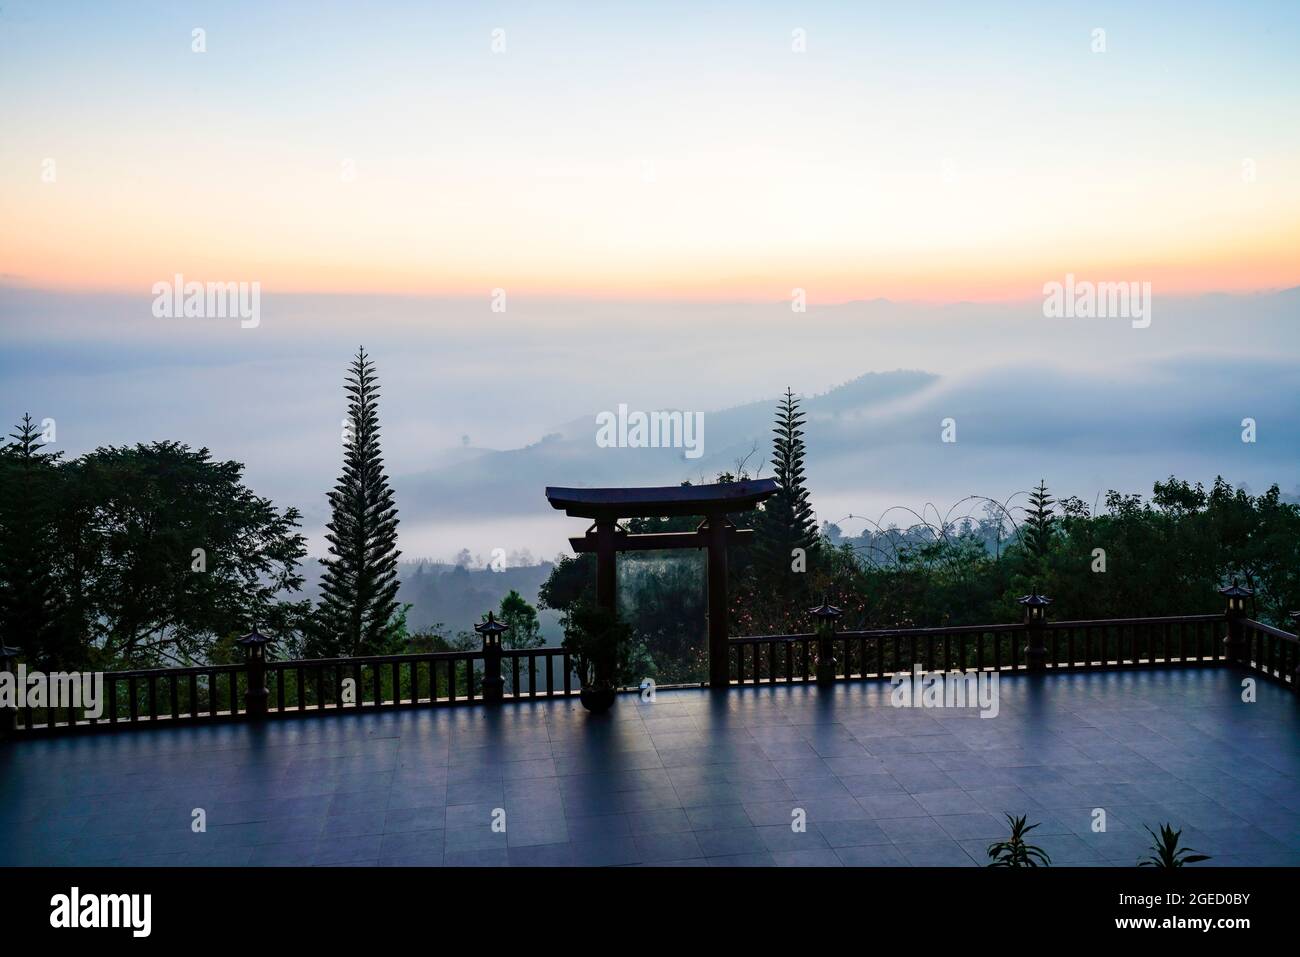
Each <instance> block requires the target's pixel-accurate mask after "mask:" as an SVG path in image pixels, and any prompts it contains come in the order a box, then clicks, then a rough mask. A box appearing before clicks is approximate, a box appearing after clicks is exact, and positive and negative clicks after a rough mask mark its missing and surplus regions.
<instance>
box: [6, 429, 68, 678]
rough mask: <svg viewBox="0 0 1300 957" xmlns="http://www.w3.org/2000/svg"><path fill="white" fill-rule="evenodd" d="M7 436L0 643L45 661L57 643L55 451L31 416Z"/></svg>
mask: <svg viewBox="0 0 1300 957" xmlns="http://www.w3.org/2000/svg"><path fill="white" fill-rule="evenodd" d="M10 438H12V439H13V440H14V441H13V442H11V443H9V444H7V445H5V446H3V447H2V448H0V643H3V644H6V645H9V646H11V647H17V648H20V649H22V651H23V657H24V658H25V659H26V660H28V661H35V662H39V663H41V664H43V665H48V664H50V663H51V662H52V661H54V660H55V659H56V658H57V657H58V649H57V647H56V646H57V645H58V644H59V641H58V633H59V627H58V616H59V608H58V607H57V599H56V596H57V595H58V594H59V589H58V587H57V583H56V581H55V577H54V544H55V538H56V535H55V534H54V531H53V529H54V524H55V520H56V517H57V516H56V510H57V490H56V488H55V485H56V482H57V481H58V478H59V476H58V473H57V470H56V467H55V466H56V463H57V462H58V459H59V453H55V454H53V455H51V454H49V453H47V452H44V451H43V450H42V446H43V444H44V443H42V442H41V433H40V430H39V429H38V428H37V426H36V424H35V423H34V422H32V417H31V415H24V416H23V420H22V422H21V423H19V424H18V425H17V426H16V431H14V432H12V433H10Z"/></svg>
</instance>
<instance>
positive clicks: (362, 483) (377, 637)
mask: <svg viewBox="0 0 1300 957" xmlns="http://www.w3.org/2000/svg"><path fill="white" fill-rule="evenodd" d="M344 391H345V392H347V394H348V397H349V398H348V418H347V435H346V439H345V444H344V452H343V474H342V475H340V476H339V480H338V482H337V483H336V484H335V486H334V490H333V491H332V492H330V493H329V503H330V508H331V510H332V518H331V520H330V522H329V524H328V525H326V528H327V529H328V533H327V534H326V536H325V538H326V540H327V541H328V542H329V543H330V548H329V552H330V557H329V558H325V559H321V564H322V565H323V566H324V569H325V570H324V574H323V575H322V577H321V592H322V594H323V596H324V597H323V600H322V602H321V606H320V608H319V612H318V628H317V634H316V636H315V642H316V645H317V648H316V650H317V652H318V653H322V654H327V655H338V654H342V655H360V654H376V653H380V652H381V651H383V650H384V649H385V647H386V645H387V644H389V643H390V639H391V638H392V636H393V634H394V622H395V616H396V614H397V610H398V605H397V589H398V580H397V558H398V556H399V555H400V554H401V552H399V551H398V550H397V507H396V506H395V505H394V504H393V490H392V489H391V488H390V487H389V485H388V477H387V476H386V475H385V474H384V460H383V456H382V455H381V454H380V448H379V380H378V378H377V377H376V376H375V367H374V363H373V362H371V361H370V359H369V358H368V357H367V356H366V351H365V349H364V348H363V349H361V350H359V351H358V353H357V355H356V358H355V359H353V361H352V366H351V369H350V370H349V375H348V378H347V384H346V385H345V386H344Z"/></svg>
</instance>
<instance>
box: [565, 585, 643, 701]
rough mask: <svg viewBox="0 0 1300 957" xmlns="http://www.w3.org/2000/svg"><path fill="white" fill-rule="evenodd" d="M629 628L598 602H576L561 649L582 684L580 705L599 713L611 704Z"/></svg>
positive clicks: (628, 639)
mask: <svg viewBox="0 0 1300 957" xmlns="http://www.w3.org/2000/svg"><path fill="white" fill-rule="evenodd" d="M631 634H632V629H631V628H629V627H628V626H627V625H626V624H624V623H623V622H621V621H619V618H618V615H617V614H616V613H615V612H612V611H610V610H609V609H608V608H605V607H603V606H601V605H596V604H593V603H591V602H589V601H586V600H583V601H579V602H578V603H577V604H576V605H574V607H573V608H572V609H571V610H570V612H569V616H568V620H567V621H566V622H565V626H564V642H563V644H564V650H565V651H567V652H568V653H569V655H570V656H571V657H572V659H573V669H574V671H575V672H576V673H577V675H578V682H579V683H580V684H581V685H582V692H581V700H582V706H583V707H584V708H586V709H587V710H588V711H591V712H595V713H597V714H599V713H600V712H602V711H608V710H609V708H610V706H611V705H612V704H613V703H614V689H615V688H616V687H617V686H618V683H619V680H620V678H621V677H622V673H623V670H624V668H623V664H624V661H625V658H626V656H627V650H628V644H629V641H630V638H631Z"/></svg>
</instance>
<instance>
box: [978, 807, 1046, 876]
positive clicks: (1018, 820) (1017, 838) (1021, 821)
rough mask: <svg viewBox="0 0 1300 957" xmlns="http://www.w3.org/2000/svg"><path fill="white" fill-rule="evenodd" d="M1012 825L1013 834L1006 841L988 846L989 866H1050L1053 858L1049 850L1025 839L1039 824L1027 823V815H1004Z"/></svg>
mask: <svg viewBox="0 0 1300 957" xmlns="http://www.w3.org/2000/svg"><path fill="white" fill-rule="evenodd" d="M1004 816H1005V817H1006V819H1007V823H1008V824H1010V825H1011V836H1010V837H1009V838H1008V839H1007V840H1005V841H998V842H997V843H996V844H990V845H989V848H988V856H989V867H1049V866H1051V863H1052V859H1051V857H1049V856H1048V854H1047V852H1046V851H1045V850H1043V849H1042V848H1041V847H1038V846H1037V845H1035V844H1030V843H1028V842H1027V841H1026V840H1025V835H1027V834H1028V833H1029V832H1030V831H1032V830H1033V829H1034V828H1036V827H1038V825H1037V824H1029V825H1026V824H1025V819H1026V816H1027V815H1023V814H1022V815H1021V816H1020V817H1012V816H1011V815H1010V814H1007V815H1004Z"/></svg>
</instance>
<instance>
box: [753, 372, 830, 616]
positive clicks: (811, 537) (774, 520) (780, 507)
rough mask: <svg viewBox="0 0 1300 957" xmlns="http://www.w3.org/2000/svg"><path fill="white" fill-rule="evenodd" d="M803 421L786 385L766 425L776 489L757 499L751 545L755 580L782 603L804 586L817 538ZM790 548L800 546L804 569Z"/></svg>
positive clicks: (815, 548)
mask: <svg viewBox="0 0 1300 957" xmlns="http://www.w3.org/2000/svg"><path fill="white" fill-rule="evenodd" d="M803 422H804V416H803V413H802V412H800V411H799V400H798V399H796V398H795V396H794V393H793V392H791V391H790V390H789V389H786V390H785V398H784V399H782V400H781V404H780V405H779V406H777V412H776V426H775V428H773V429H772V432H773V433H774V435H775V437H774V438H773V440H772V471H773V476H774V477H775V479H776V484H777V491H776V494H775V495H773V496H772V497H771V498H769V499H768V500H767V501H766V502H765V503H764V505H763V513H762V516H761V517H760V518H759V520H758V523H757V531H758V542H757V548H756V550H755V551H756V554H755V566H756V570H757V572H758V577H759V580H760V582H762V583H764V584H765V585H766V586H768V587H770V588H771V589H772V591H773V593H774V595H773V597H775V598H776V599H777V600H779V601H781V602H782V603H789V602H790V601H791V600H792V599H794V598H796V597H798V596H801V595H803V594H805V593H806V592H807V587H806V584H805V583H806V582H807V580H808V576H809V573H810V572H811V570H812V563H813V561H814V559H815V558H816V556H817V554H818V549H819V543H820V539H819V537H818V533H817V522H816V519H815V518H814V516H813V508H812V503H811V502H810V501H809V498H808V489H807V488H806V487H805V485H804V461H803V460H804V441H803V429H802V428H801V426H802V425H803ZM796 549H802V550H803V558H804V563H806V564H804V567H805V569H806V570H804V571H802V572H801V571H800V570H799V568H800V564H801V563H799V561H798V559H799V554H798V552H796ZM799 611H802V609H799Z"/></svg>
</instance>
